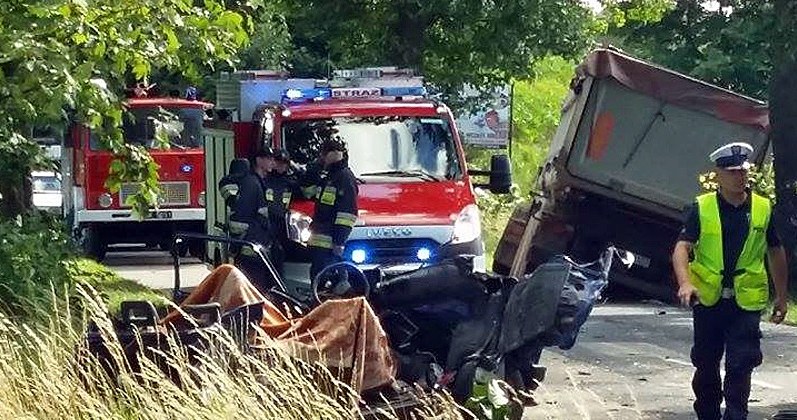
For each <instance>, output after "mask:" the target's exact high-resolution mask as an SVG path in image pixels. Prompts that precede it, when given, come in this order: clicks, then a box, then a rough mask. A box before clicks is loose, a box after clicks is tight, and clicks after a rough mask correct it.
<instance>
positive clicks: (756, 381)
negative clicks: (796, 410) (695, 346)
mask: <svg viewBox="0 0 797 420" xmlns="http://www.w3.org/2000/svg"><path fill="white" fill-rule="evenodd" d="M665 360H666V361H668V362H672V363H675V364H676V365H682V366H692V364H691V363H689V362H687V361H684V360H678V359H665ZM720 375H722V376H725V369H720ZM750 383H752V384H753V385H758V386H760V387H761V388H767V389H774V390H780V389H783V387H781V386H778V385H775V384H771V383H769V382H765V381H762V380H759V379H752V380H750Z"/></svg>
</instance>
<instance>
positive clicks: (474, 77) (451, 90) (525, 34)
mask: <svg viewBox="0 0 797 420" xmlns="http://www.w3.org/2000/svg"><path fill="white" fill-rule="evenodd" d="M594 23H595V19H594V17H593V15H592V12H591V11H590V10H588V9H587V8H586V6H584V5H583V4H582V3H581V2H575V1H570V0H544V1H543V0H512V1H505V2H498V3H495V2H483V1H476V0H466V1H457V2H451V1H440V0H434V1H425V2H418V1H410V0H397V1H393V0H391V1H387V0H377V1H370V2H363V1H349V0H336V1H327V2H323V3H319V2H314V1H311V0H298V1H293V2H290V5H289V6H288V25H289V29H290V32H291V35H292V36H293V40H294V44H295V53H294V54H293V55H292V57H291V63H292V65H293V67H294V68H295V69H296V70H298V72H299V73H303V74H306V75H313V76H326V75H327V71H328V67H330V66H331V67H332V68H345V67H354V66H373V65H397V66H404V67H411V68H415V69H418V70H420V71H421V72H422V73H423V74H424V76H425V77H427V78H428V80H429V81H431V82H432V83H433V84H435V85H436V86H438V87H439V88H441V89H442V91H443V92H444V93H446V94H447V98H446V102H449V103H450V104H454V103H455V102H456V101H457V100H458V99H459V98H458V97H457V96H456V95H455V93H456V92H457V91H458V90H459V89H460V88H461V86H462V85H463V84H465V83H469V84H472V85H475V86H478V87H479V88H482V89H488V88H491V87H494V86H496V85H500V84H505V83H508V82H509V81H511V80H512V79H515V78H524V77H527V76H528V75H529V73H530V70H531V67H530V64H531V63H533V61H534V60H536V59H538V58H541V57H545V56H547V55H552V54H553V55H561V56H565V57H571V58H574V57H579V56H581V54H582V53H583V52H584V51H585V49H586V48H587V46H588V44H589V41H590V39H591V37H592V36H593V35H594V34H595V31H596V28H595V26H594Z"/></svg>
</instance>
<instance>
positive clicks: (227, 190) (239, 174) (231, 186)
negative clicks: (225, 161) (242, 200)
mask: <svg viewBox="0 0 797 420" xmlns="http://www.w3.org/2000/svg"><path fill="white" fill-rule="evenodd" d="M250 171H251V170H250V169H249V161H248V160H247V159H233V160H232V161H231V162H230V170H229V172H228V173H227V175H225V176H224V177H222V178H221V180H219V193H220V194H221V198H222V199H223V200H224V204H225V205H226V206H227V207H229V208H230V209H231V210H232V209H233V208H234V206H235V200H236V199H237V198H238V190H239V188H240V183H241V181H243V179H244V178H246V176H247V175H249V173H250Z"/></svg>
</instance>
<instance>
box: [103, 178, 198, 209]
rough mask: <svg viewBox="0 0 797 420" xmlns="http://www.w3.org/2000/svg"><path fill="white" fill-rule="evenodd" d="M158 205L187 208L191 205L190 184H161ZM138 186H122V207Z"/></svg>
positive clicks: (120, 196)
mask: <svg viewBox="0 0 797 420" xmlns="http://www.w3.org/2000/svg"><path fill="white" fill-rule="evenodd" d="M160 187H161V196H160V205H162V206H187V205H190V204H191V184H190V183H188V182H161V183H160ZM138 188H139V185H138V184H134V183H127V184H122V188H121V189H120V190H119V202H120V203H121V205H122V207H130V206H128V205H126V204H125V201H127V197H130V196H131V195H134V194H135V193H137V192H138Z"/></svg>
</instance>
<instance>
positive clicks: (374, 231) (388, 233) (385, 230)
mask: <svg viewBox="0 0 797 420" xmlns="http://www.w3.org/2000/svg"><path fill="white" fill-rule="evenodd" d="M367 235H368V237H369V238H400V237H405V236H410V235H412V229H410V228H408V227H379V228H368V231H367Z"/></svg>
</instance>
